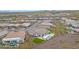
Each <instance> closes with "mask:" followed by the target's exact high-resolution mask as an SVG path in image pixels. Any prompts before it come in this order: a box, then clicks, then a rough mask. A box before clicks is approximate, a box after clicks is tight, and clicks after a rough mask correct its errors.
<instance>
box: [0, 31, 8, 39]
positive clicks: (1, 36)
mask: <svg viewBox="0 0 79 59" xmlns="http://www.w3.org/2000/svg"><path fill="white" fill-rule="evenodd" d="M7 34H8V31H7V30H1V31H0V38H3V37H4V36H6V35H7Z"/></svg>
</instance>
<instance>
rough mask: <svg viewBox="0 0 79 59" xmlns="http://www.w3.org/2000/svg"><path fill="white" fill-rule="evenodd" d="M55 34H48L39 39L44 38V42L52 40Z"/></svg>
mask: <svg viewBox="0 0 79 59" xmlns="http://www.w3.org/2000/svg"><path fill="white" fill-rule="evenodd" d="M54 35H55V34H53V33H51V34H46V35H44V36H42V37H39V38H42V39H44V40H50V39H51V38H52V37H53V36H54Z"/></svg>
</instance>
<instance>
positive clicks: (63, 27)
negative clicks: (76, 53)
mask: <svg viewBox="0 0 79 59" xmlns="http://www.w3.org/2000/svg"><path fill="white" fill-rule="evenodd" d="M78 17H79V11H78V10H74V11H71V10H67V11H55V10H52V11H49V10H47V11H32V12H27V11H23V12H19V11H18V12H14V11H13V12H7V13H0V49H48V48H49V49H64V48H79V18H78Z"/></svg>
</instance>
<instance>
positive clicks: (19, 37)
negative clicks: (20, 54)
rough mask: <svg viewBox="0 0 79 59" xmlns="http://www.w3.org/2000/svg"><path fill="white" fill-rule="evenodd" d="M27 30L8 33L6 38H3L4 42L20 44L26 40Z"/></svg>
mask: <svg viewBox="0 0 79 59" xmlns="http://www.w3.org/2000/svg"><path fill="white" fill-rule="evenodd" d="M25 35H26V34H25V32H23V31H19V32H13V31H12V32H10V33H8V34H7V36H6V37H5V38H3V39H2V43H3V44H13V43H16V44H20V43H23V42H24V39H25Z"/></svg>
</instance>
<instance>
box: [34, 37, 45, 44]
mask: <svg viewBox="0 0 79 59" xmlns="http://www.w3.org/2000/svg"><path fill="white" fill-rule="evenodd" d="M32 40H33V43H35V44H41V43H44V42H45V41H46V40H43V39H41V38H33V39H32Z"/></svg>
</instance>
